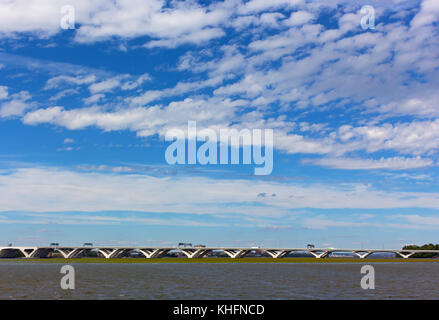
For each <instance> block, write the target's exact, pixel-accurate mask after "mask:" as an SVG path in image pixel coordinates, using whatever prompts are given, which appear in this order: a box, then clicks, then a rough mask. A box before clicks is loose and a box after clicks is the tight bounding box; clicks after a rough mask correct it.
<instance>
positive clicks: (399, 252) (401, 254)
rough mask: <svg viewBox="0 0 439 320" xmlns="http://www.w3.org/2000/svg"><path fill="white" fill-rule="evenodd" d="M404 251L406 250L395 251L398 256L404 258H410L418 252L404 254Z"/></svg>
mask: <svg viewBox="0 0 439 320" xmlns="http://www.w3.org/2000/svg"><path fill="white" fill-rule="evenodd" d="M403 252H405V251H395V253H396V254H397V255H398V256H400V257H402V258H404V259H408V258H410V257H411V256H412V255H414V254H415V253H416V252H409V253H406V254H404V253H403Z"/></svg>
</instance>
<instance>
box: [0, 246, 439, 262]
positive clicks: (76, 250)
mask: <svg viewBox="0 0 439 320" xmlns="http://www.w3.org/2000/svg"><path fill="white" fill-rule="evenodd" d="M91 251H94V252H96V253H97V254H98V255H99V256H101V257H104V258H107V259H111V258H121V257H123V256H126V255H127V254H129V253H132V252H136V253H137V254H138V255H139V256H143V257H144V258H147V259H151V258H161V257H164V256H166V255H167V254H168V253H171V252H180V253H181V254H183V255H185V256H186V257H187V258H190V259H194V258H203V257H207V256H211V255H212V254H213V253H223V254H224V255H227V256H228V257H230V258H233V259H236V258H243V257H245V256H247V255H249V254H251V253H255V252H258V253H261V254H265V255H267V256H270V257H272V258H283V257H285V256H286V255H287V254H290V253H303V254H309V255H311V256H314V257H315V258H317V259H320V258H325V257H328V256H330V255H331V254H337V253H345V254H352V255H354V256H357V257H358V258H360V259H364V258H366V257H368V256H369V255H371V254H373V253H394V254H395V255H396V256H399V257H401V258H404V259H407V258H410V257H411V256H412V255H414V254H415V253H434V254H437V255H439V250H393V249H334V248H330V249H325V248H323V249H318V248H312V249H310V248H239V247H149V246H148V247H111V246H110V247H107V246H83V247H69V246H48V247H34V246H20V247H13V246H10V247H0V258H14V257H19V256H21V257H23V258H35V259H37V258H48V257H51V256H53V254H56V253H58V254H60V255H61V256H62V257H64V258H66V259H70V258H81V257H84V256H86V255H87V254H88V253H90V252H91ZM338 256H339V255H338Z"/></svg>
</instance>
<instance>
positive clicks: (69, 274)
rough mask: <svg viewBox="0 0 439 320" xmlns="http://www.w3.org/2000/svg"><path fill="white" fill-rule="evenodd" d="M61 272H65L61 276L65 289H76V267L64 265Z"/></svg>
mask: <svg viewBox="0 0 439 320" xmlns="http://www.w3.org/2000/svg"><path fill="white" fill-rule="evenodd" d="M60 273H61V274H65V276H63V277H62V278H61V282H60V286H61V289H63V290H75V268H73V266H71V265H68V264H66V265H64V266H62V267H61V271H60Z"/></svg>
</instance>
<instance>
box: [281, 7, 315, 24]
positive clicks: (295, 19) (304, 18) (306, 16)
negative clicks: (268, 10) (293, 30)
mask: <svg viewBox="0 0 439 320" xmlns="http://www.w3.org/2000/svg"><path fill="white" fill-rule="evenodd" d="M313 19H314V15H313V14H312V13H310V12H308V11H295V12H293V13H292V14H291V16H290V18H289V19H288V20H286V21H285V24H286V25H288V26H298V25H304V24H306V23H308V22H310V21H311V20H313Z"/></svg>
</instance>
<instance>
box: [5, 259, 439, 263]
mask: <svg viewBox="0 0 439 320" xmlns="http://www.w3.org/2000/svg"><path fill="white" fill-rule="evenodd" d="M1 262H23V263H32V262H35V263H63V264H70V263H124V264H125V263H131V264H136V263H137V264H138V263H362V264H368V263H383V262H385V263H401V262H406V263H412V262H413V263H416V262H439V259H428V258H426V259H423V258H411V259H399V258H387V259H385V258H384V259H358V258H322V259H316V258H279V259H273V258H240V259H231V258H201V259H187V258H158V259H141V258H115V259H105V258H77V259H62V258H45V259H0V263H1Z"/></svg>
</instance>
